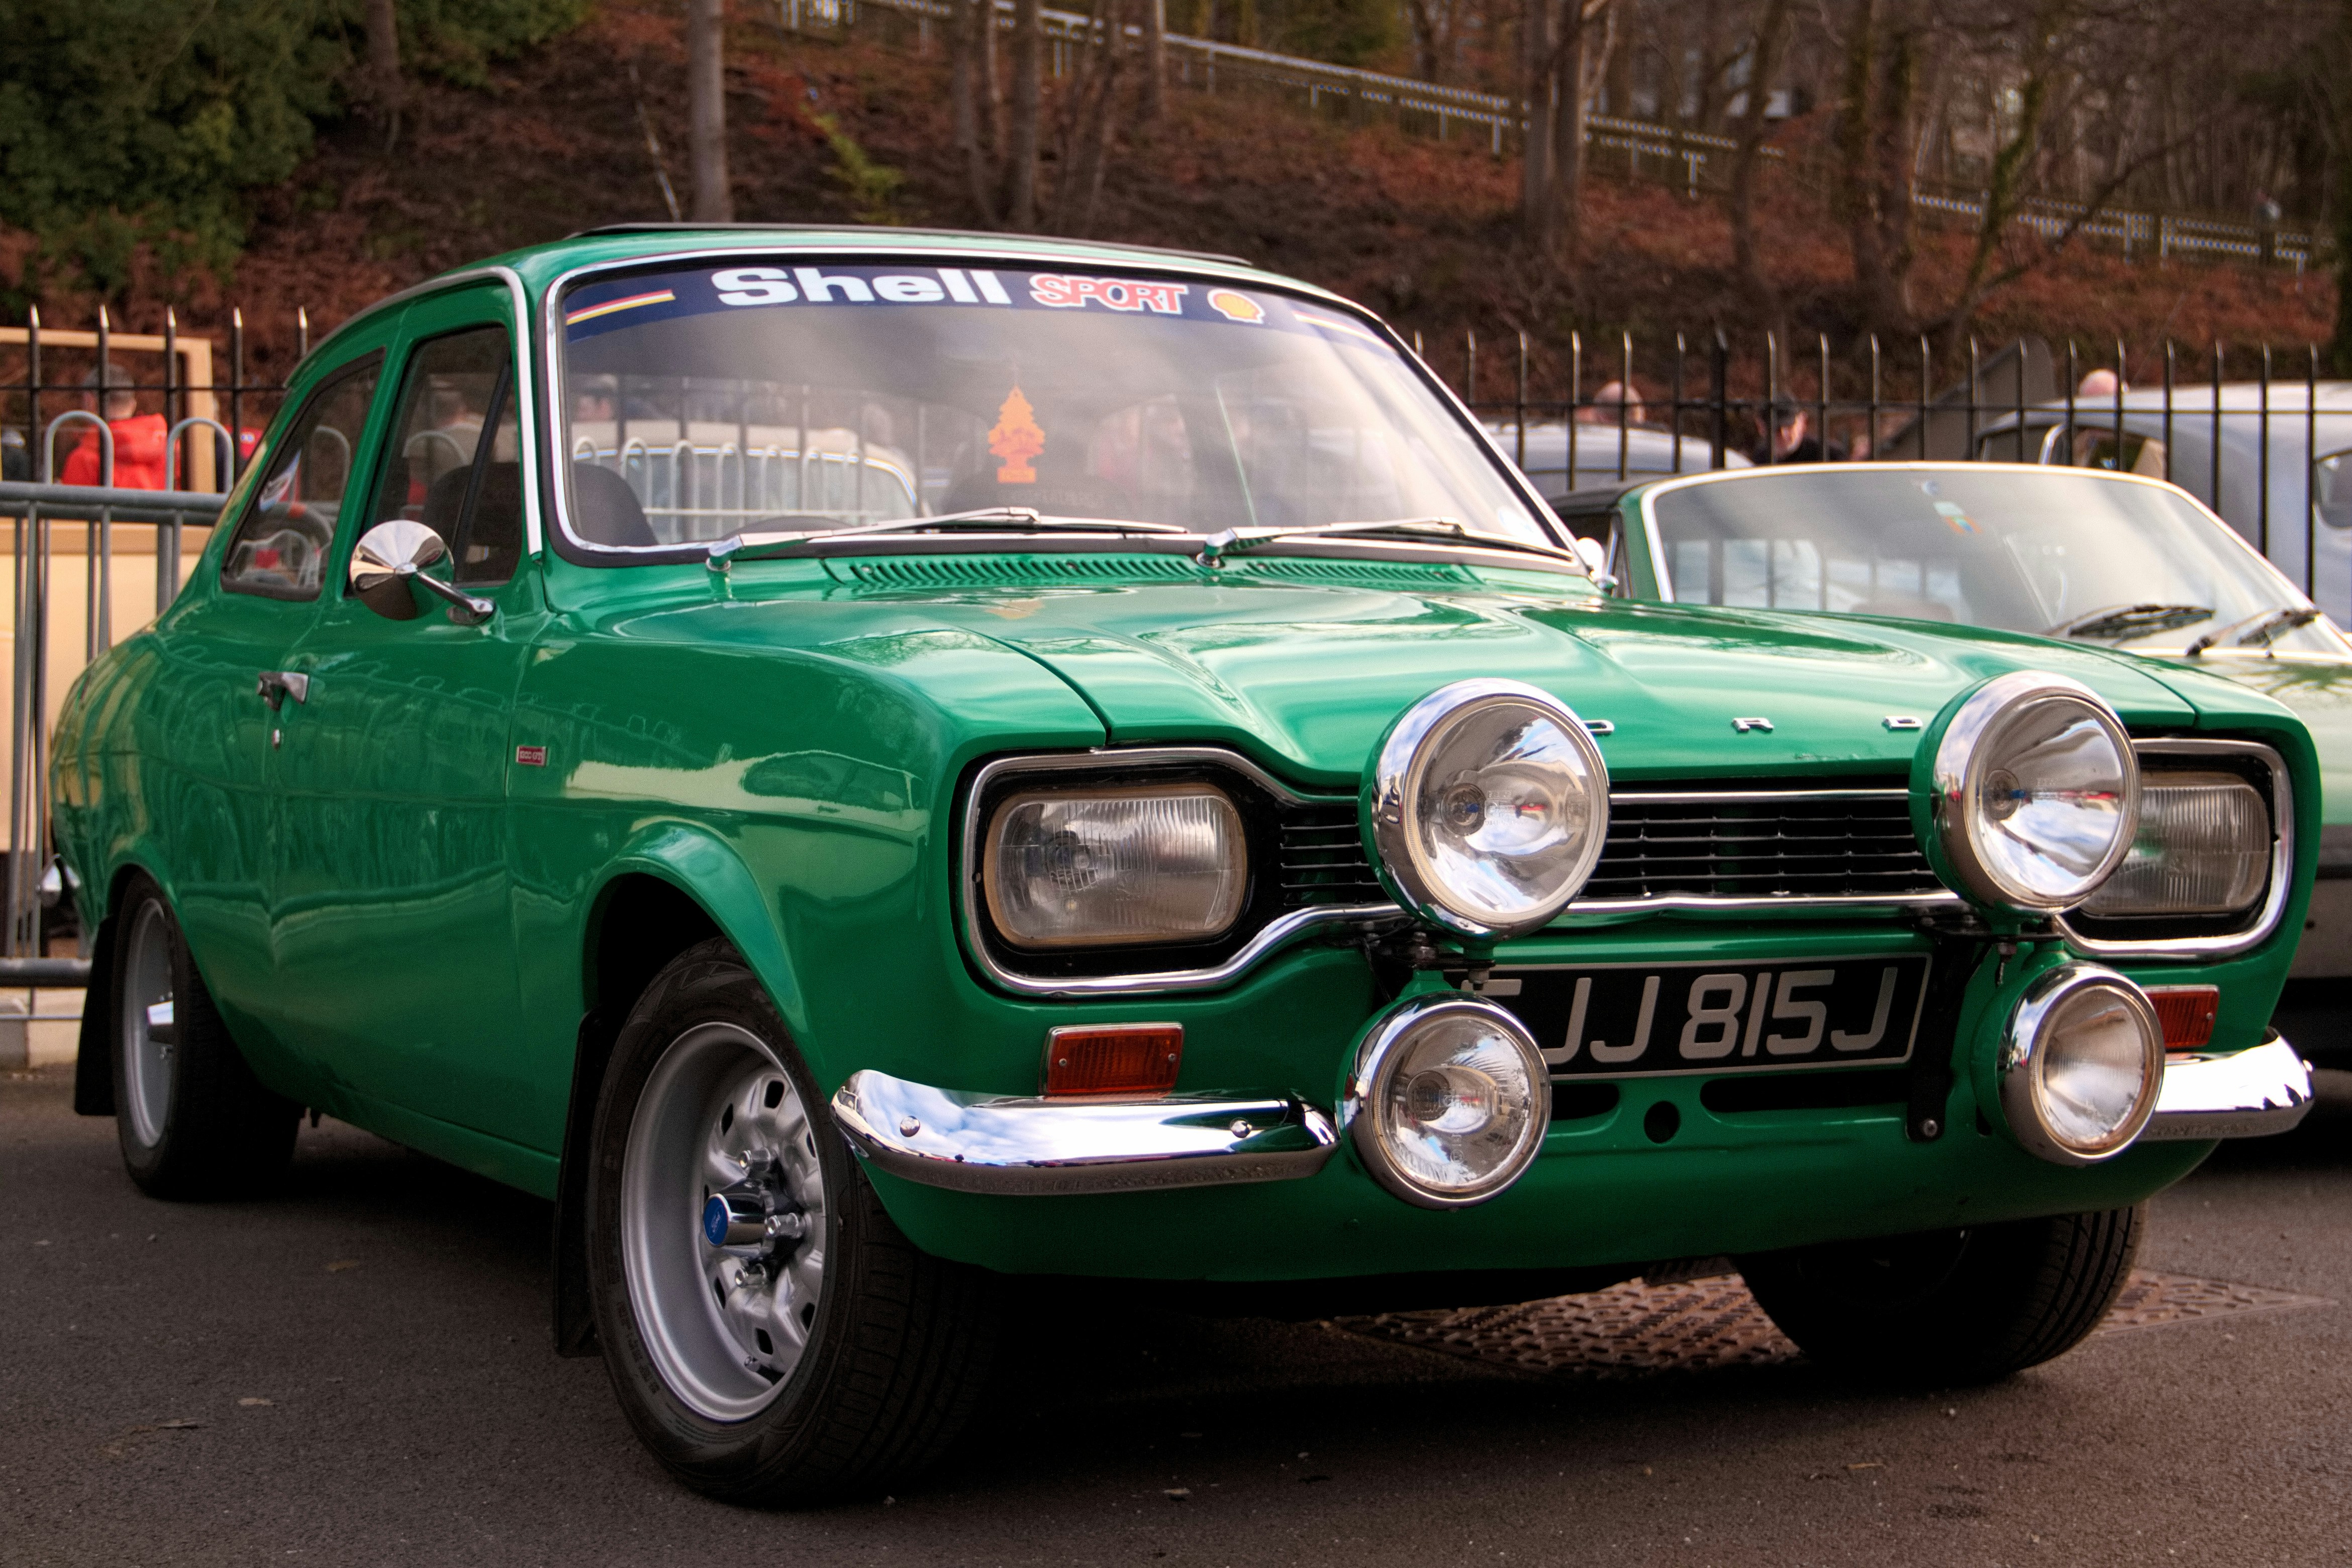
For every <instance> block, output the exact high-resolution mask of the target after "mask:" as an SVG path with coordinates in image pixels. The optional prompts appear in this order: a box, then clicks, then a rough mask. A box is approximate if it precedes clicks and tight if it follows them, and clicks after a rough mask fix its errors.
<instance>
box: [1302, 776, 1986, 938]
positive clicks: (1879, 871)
mask: <svg viewBox="0 0 2352 1568" xmlns="http://www.w3.org/2000/svg"><path fill="white" fill-rule="evenodd" d="M1815 787H1817V788H1818V787H1821V786H1819V785H1816V786H1815ZM1760 793H1761V792H1759V794H1760ZM1661 795H1663V792H1662V791H1660V790H1658V789H1655V788H1653V789H1650V790H1631V791H1624V792H1621V793H1618V794H1614V795H1611V797H1610V802H1609V847H1607V848H1606V849H1604V850H1602V851H1601V864H1600V865H1599V866H1598V867H1597V868H1595V869H1594V871H1593V873H1592V879H1591V881H1589V882H1587V883H1586V884H1585V886H1584V891H1583V892H1582V893H1580V895H1578V900H1577V901H1578V902H1579V903H1590V902H1592V901H1594V900H1616V899H1663V898H1672V897H1675V896H1681V897H1684V898H1717V899H1774V898H1780V899H1807V898H1813V899H1822V898H1873V897H1875V898H1889V897H1895V896H1897V895H1901V894H1909V893H1937V892H1941V891H1943V884H1941V883H1940V882H1938V881H1937V880H1936V875H1935V873H1934V872H1933V871H1931V870H1930V869H1928V867H1927V857H1926V856H1925V855H1923V854H1921V853H1920V851H1919V844H1918V840H1917V839H1916V838H1915V837H1913V836H1912V833H1911V807H1910V801H1909V797H1908V795H1907V794H1906V793H1905V792H1902V791H1895V792H1894V793H1890V794H1886V795H1867V796H1863V797H1860V798H1844V799H1822V798H1820V797H1819V796H1812V797H1808V796H1805V795H1796V794H1791V795H1787V796H1785V797H1782V796H1775V795H1762V797H1761V798H1756V797H1754V796H1751V797H1750V798H1745V799H1742V798H1736V797H1735V796H1734V795H1708V796H1706V797H1705V798H1688V797H1685V798H1683V799H1678V800H1677V799H1667V798H1658V797H1660V796H1661ZM1280 869H1281V879H1282V900H1281V902H1282V907H1283V908H1284V909H1286V910H1294V909H1299V908H1302V907H1304V906H1307V905H1312V904H1365V903H1385V902H1387V901H1388V895H1387V893H1385V892H1384V891H1382V890H1381V885H1380V881H1379V879H1377V878H1376V877H1374V876H1373V874H1372V868H1371V863H1370V861H1369V860H1368V859H1367V858H1365V855H1364V845H1363V838H1362V836H1361V834H1360V832H1359V830H1358V828H1357V826H1356V808H1355V806H1354V805H1352V804H1348V805H1339V804H1336V803H1335V804H1331V805H1309V806H1294V807H1292V808H1290V809H1288V810H1286V811H1285V812H1284V813H1283V816H1282V864H1281V868H1280Z"/></svg>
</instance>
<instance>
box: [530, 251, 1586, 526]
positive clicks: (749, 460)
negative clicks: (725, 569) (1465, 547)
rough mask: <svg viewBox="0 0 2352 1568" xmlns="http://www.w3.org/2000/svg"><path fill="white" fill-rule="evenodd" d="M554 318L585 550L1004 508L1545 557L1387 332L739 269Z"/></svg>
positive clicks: (920, 270) (1070, 285)
mask: <svg viewBox="0 0 2352 1568" xmlns="http://www.w3.org/2000/svg"><path fill="white" fill-rule="evenodd" d="M562 321H563V334H564V338H563V385H562V397H563V404H562V407H563V413H564V417H565V424H564V429H563V442H564V449H565V451H566V453H567V454H568V455H569V457H570V458H571V463H570V465H569V471H568V479H569V481H570V482H569V485H568V487H567V491H568V493H567V494H566V496H565V509H564V520H565V523H566V526H567V527H568V528H569V529H570V531H571V532H572V537H573V538H574V539H576V540H578V541H581V542H585V543H588V544H591V545H601V546H604V547H608V548H611V547H622V548H628V547H634V548H637V549H646V548H650V547H662V546H677V545H686V544H694V543H698V542H709V541H715V540H719V539H723V538H726V537H728V536H729V535H730V534H733V533H736V532H738V531H743V530H747V529H772V530H824V529H828V528H837V527H852V526H856V525H859V524H866V523H873V522H877V521H887V520H891V519H900V518H918V517H929V516H939V515H944V514H951V513H964V512H973V511H978V510H982V509H988V508H998V507H1002V508H1023V509H1028V510H1034V511H1035V512H1037V513H1040V514H1043V515H1044V516H1045V517H1046V518H1060V519H1067V518H1088V519H1110V520H1117V521H1135V522H1146V523H1159V524H1170V525H1174V526H1175V527H1178V528H1181V529H1182V530H1185V531H1190V532H1195V533H1202V534H1207V533H1214V532H1217V531H1222V530H1225V529H1234V528H1243V529H1247V528H1286V527H1297V526H1303V525H1313V524H1328V523H1339V522H1371V521H1382V520H1386V519H1391V518H1399V519H1424V518H1432V517H1444V518H1450V519H1454V520H1457V521H1460V522H1461V523H1463V524H1464V525H1465V526H1466V527H1468V528H1471V529H1474V530H1477V531H1489V532H1496V533H1503V534H1507V535H1510V536H1512V537H1514V538H1517V539H1522V540H1526V541H1528V542H1550V541H1551V540H1552V535H1551V534H1550V533H1549V531H1547V530H1546V529H1545V528H1544V527H1543V525H1542V523H1541V522H1540V521H1538V519H1537V517H1536V516H1535V515H1534V514H1533V511H1532V509H1531V508H1530V507H1529V506H1528V503H1527V502H1526V501H1525V500H1523V499H1522V497H1521V492H1520V491H1519V490H1517V489H1516V488H1515V487H1514V486H1513V485H1512V484H1511V482H1510V481H1509V480H1508V479H1507V477H1506V475H1505V473H1504V471H1503V470H1502V469H1501V468H1499V467H1498V465H1497V464H1496V462H1495V460H1494V459H1493V458H1492V457H1491V456H1490V455H1489V453H1488V452H1486V450H1485V449H1484V448H1483V447H1482V446H1481V444H1480V443H1479V441H1478V440H1477V439H1476V438H1475V437H1474V436H1473V435H1472V434H1471V432H1470V431H1469V430H1468V429H1467V428H1466V427H1465V426H1464V424H1463V423H1462V421H1461V420H1460V419H1459V418H1458V417H1457V416H1455V415H1454V413H1453V412H1452V411H1451V410H1450V409H1449V408H1448V407H1447V406H1446V405H1445V404H1444V402H1443V401H1442V400H1441V399H1440V398H1439V396H1438V395H1436V394H1435V393H1434V392H1433V390H1432V389H1431V388H1430V387H1429V385H1428V384H1426V383H1425V382H1424V381H1423V378H1422V377H1421V376H1420V375H1419V374H1416V373H1415V371H1414V369H1413V368H1412V365H1411V364H1410V363H1408V362H1407V361H1406V359H1405V358H1404V357H1403V356H1402V354H1400V353H1398V352H1397V351H1396V350H1395V349H1394V348H1393V347H1392V346H1391V345H1390V344H1389V343H1388V342H1385V341H1384V340H1383V339H1382V338H1381V336H1380V335H1379V334H1378V333H1377V332H1375V331H1373V330H1372V329H1370V327H1368V326H1366V325H1365V324H1364V323H1363V322H1362V321H1360V320H1359V319H1358V318H1356V317H1354V316H1352V315H1349V314H1348V313H1346V312H1344V311H1341V310H1336V309H1333V308H1331V307H1328V306H1325V305H1320V304H1316V303H1312V302H1310V301H1307V300H1299V299H1293V298H1291V297H1289V296H1287V295H1285V294H1281V293H1277V292H1275V291H1272V290H1268V289H1255V288H1252V289H1241V288H1236V287H1232V286H1228V285H1224V284H1220V283H1216V282H1214V281H1210V280H1203V279H1186V280H1178V279H1169V278H1153V277H1148V276H1133V275H1129V276H1118V277H1111V276H1094V275H1076V274H1062V273H1046V272H1029V271H1014V270H1007V269H1003V268H956V267H922V266H913V265H905V264H893V265H888V266H843V265H825V266H822V267H811V266H802V265H798V264H787V263H776V264H760V263H756V262H755V261H753V260H751V259H746V258H725V259H723V260H720V261H718V262H715V263H711V264H709V265H704V266H698V267H696V268H688V269H684V270H677V269H671V270H663V271H650V272H648V271H640V272H634V273H629V274H625V275H618V276H616V275H614V274H610V273H605V274H600V275H598V276H596V277H595V278H593V279H590V280H589V281H587V282H585V283H583V284H582V285H581V286H579V287H577V288H575V289H572V291H571V292H570V293H568V294H567V295H565V296H564V298H563V300H562Z"/></svg>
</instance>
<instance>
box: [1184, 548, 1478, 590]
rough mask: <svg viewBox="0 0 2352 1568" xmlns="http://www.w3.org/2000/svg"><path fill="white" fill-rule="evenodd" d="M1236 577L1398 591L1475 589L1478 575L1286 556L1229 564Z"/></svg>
mask: <svg viewBox="0 0 2352 1568" xmlns="http://www.w3.org/2000/svg"><path fill="white" fill-rule="evenodd" d="M1224 570H1225V571H1226V572H1227V573H1228V574H1232V575H1235V576H1248V577H1276V578H1283V579H1287V580H1288V581H1290V582H1294V583H1353V584H1366V583H1376V584H1381V585H1383V586H1386V587H1395V588H1436V587H1447V588H1451V587H1475V586H1476V585H1477V584H1478V579H1477V577H1476V575H1475V574H1472V573H1470V572H1468V571H1466V570H1465V569H1464V568H1462V567H1460V566H1453V565H1443V564H1438V563H1427V564H1422V563H1413V562H1401V561H1338V560H1329V559H1325V558H1322V557H1318V556H1297V555H1292V556H1284V557H1276V558H1268V557H1265V556H1260V557H1257V558H1256V559H1255V560H1243V561H1236V562H1233V563H1228V564H1227V565H1226V566H1225V568H1224Z"/></svg>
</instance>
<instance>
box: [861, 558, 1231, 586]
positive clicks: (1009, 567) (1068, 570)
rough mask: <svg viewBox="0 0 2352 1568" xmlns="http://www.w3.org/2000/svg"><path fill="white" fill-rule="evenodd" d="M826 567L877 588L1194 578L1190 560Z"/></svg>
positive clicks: (880, 562)
mask: <svg viewBox="0 0 2352 1568" xmlns="http://www.w3.org/2000/svg"><path fill="white" fill-rule="evenodd" d="M826 564H827V565H828V566H829V567H830V568H832V570H833V571H834V573H835V575H846V576H847V577H848V578H849V580H850V581H851V582H854V583H862V584H869V585H871V586H874V587H877V588H978V587H1008V586H1039V587H1043V586H1051V585H1052V584H1056V583H1131V582H1134V581H1136V580H1137V579H1139V578H1141V579H1144V580H1147V581H1154V582H1165V581H1169V580H1171V579H1174V578H1184V577H1192V576H1194V575H1195V573H1194V571H1193V567H1192V558H1191V557H1190V556H1181V555H897V556H880V557H874V558H869V559H866V560H862V561H832V562H827V563H826Z"/></svg>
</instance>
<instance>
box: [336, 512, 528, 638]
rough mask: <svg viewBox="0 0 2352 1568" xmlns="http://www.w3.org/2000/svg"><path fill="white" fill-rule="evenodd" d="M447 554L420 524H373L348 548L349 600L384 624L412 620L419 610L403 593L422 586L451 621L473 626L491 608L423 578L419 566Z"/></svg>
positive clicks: (412, 596)
mask: <svg viewBox="0 0 2352 1568" xmlns="http://www.w3.org/2000/svg"><path fill="white" fill-rule="evenodd" d="M448 553H449V546H448V545H447V544H446V543H445V542H443V540H442V538H441V536H440V535H439V534H437V533H436V532H434V531H432V530H431V529H429V528H427V527H425V525H424V524H423V523H421V522H415V521H411V520H409V519H407V518H404V517H396V518H394V519H393V520H392V521H389V522H379V523H377V524H376V525H375V526H374V527H373V528H371V529H369V530H368V531H366V532H365V533H362V534H361V535H360V541H359V542H358V543H357V544H355V545H353V546H352V568H351V584H352V597H353V598H355V599H357V600H359V601H360V603H362V604H363V605H366V606H367V607H368V608H369V609H371V610H373V611H374V612H375V613H376V614H377V615H379V616H383V617H384V618H385V619H386V620H392V621H413V620H415V618H416V617H417V616H421V615H423V614H424V613H425V611H424V608H423V606H421V605H418V604H417V602H416V595H415V594H413V593H411V592H410V591H409V590H410V589H411V587H412V586H413V587H417V588H422V589H424V590H425V592H426V593H428V594H431V595H433V596H434V597H436V598H438V599H446V600H447V601H448V603H449V618H450V619H451V620H453V621H456V622H457V624H458V625H460V626H479V625H480V624H481V623H482V622H484V621H487V620H488V619H489V618H490V616H492V615H493V614H495V613H496V610H497V606H495V605H492V604H491V603H490V602H489V601H488V599H478V598H476V597H474V596H473V595H471V594H468V593H465V592H464V591H462V590H460V589H457V588H453V587H451V586H450V585H449V584H446V583H444V582H442V581H441V580H440V579H439V578H437V577H428V576H426V575H425V568H426V567H427V566H432V565H436V564H438V563H440V562H441V561H442V560H444V559H445V558H446V556H447V555H448Z"/></svg>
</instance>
